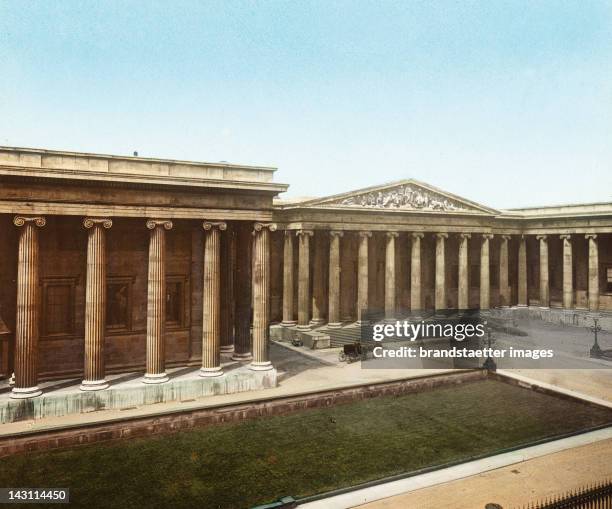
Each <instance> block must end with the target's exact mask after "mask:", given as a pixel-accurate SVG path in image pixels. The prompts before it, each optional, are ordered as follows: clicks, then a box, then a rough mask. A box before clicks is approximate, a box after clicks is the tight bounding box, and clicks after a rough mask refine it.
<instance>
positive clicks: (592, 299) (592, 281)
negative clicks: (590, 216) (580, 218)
mask: <svg viewBox="0 0 612 509" xmlns="http://www.w3.org/2000/svg"><path fill="white" fill-rule="evenodd" d="M585 238H586V239H587V240H588V242H589V311H597V310H599V253H598V251H597V234H595V233H587V234H586V235H585Z"/></svg>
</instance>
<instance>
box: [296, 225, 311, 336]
mask: <svg viewBox="0 0 612 509" xmlns="http://www.w3.org/2000/svg"><path fill="white" fill-rule="evenodd" d="M312 235H313V232H312V231H311V230H299V231H298V232H297V236H298V242H299V251H298V257H299V258H298V328H299V329H302V330H308V329H309V328H310V325H309V322H308V320H309V318H310V309H309V308H310V237H311V236H312Z"/></svg>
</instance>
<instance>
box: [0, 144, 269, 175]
mask: <svg viewBox="0 0 612 509" xmlns="http://www.w3.org/2000/svg"><path fill="white" fill-rule="evenodd" d="M0 150H7V151H15V152H29V153H31V154H50V155H58V156H67V157H90V158H95V159H112V160H115V161H123V160H126V161H142V162H155V163H168V164H184V165H188V166H212V167H216V168H237V169H245V170H258V171H267V172H270V173H274V172H275V171H276V170H277V169H278V168H277V167H276V166H252V165H246V164H233V163H224V162H217V163H211V162H206V161H186V160H183V159H163V158H156V157H140V156H119V155H112V154H100V153H96V152H74V151H66V150H50V149H44V148H34V147H12V146H4V145H0Z"/></svg>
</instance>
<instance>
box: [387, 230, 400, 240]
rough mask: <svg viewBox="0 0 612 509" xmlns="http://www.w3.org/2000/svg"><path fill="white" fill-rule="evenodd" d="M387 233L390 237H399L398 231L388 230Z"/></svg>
mask: <svg viewBox="0 0 612 509" xmlns="http://www.w3.org/2000/svg"><path fill="white" fill-rule="evenodd" d="M386 235H387V238H388V239H395V238H397V237H399V233H398V232H387V233H386Z"/></svg>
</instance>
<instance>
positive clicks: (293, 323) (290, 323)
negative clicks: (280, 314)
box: [280, 320, 297, 327]
mask: <svg viewBox="0 0 612 509" xmlns="http://www.w3.org/2000/svg"><path fill="white" fill-rule="evenodd" d="M280 324H281V327H295V326H296V325H297V322H296V321H295V320H286V321H285V320H283V321H282V322H281V323H280Z"/></svg>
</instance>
